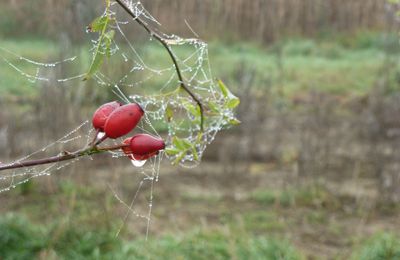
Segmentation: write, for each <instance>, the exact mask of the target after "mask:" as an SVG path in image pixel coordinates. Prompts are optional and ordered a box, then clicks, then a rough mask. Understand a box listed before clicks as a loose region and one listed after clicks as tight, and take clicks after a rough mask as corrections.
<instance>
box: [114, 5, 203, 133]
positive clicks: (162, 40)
mask: <svg viewBox="0 0 400 260" xmlns="http://www.w3.org/2000/svg"><path fill="white" fill-rule="evenodd" d="M115 1H116V2H117V3H118V4H119V5H120V6H121V7H122V8H123V9H124V10H125V11H126V12H127V13H128V14H129V15H130V16H131V17H132V18H133V20H135V21H136V22H137V23H138V24H139V25H141V26H142V27H143V28H144V29H145V30H146V31H147V32H148V33H149V34H150V36H151V37H154V38H155V39H156V40H157V41H159V42H160V43H161V45H162V46H163V47H164V48H165V49H166V50H167V52H168V54H169V56H170V57H171V60H172V62H173V63H174V66H175V70H176V74H177V76H178V79H179V83H180V86H181V88H182V89H184V90H185V91H186V92H187V93H188V94H189V96H190V97H191V98H192V99H193V100H194V101H195V102H196V103H197V105H198V106H199V109H200V116H201V121H200V129H201V131H203V130H204V108H203V104H202V103H201V101H200V99H199V97H197V96H196V94H195V93H193V92H192V91H191V90H190V89H189V88H188V86H187V84H186V83H185V80H184V79H183V76H182V72H181V69H180V67H179V65H178V61H177V59H176V57H175V54H174V53H173V52H172V49H171V47H170V46H169V44H168V41H167V40H166V39H165V38H164V37H163V36H161V35H160V34H158V33H157V32H156V31H154V30H153V29H151V28H150V27H149V26H148V25H147V24H146V23H145V22H144V21H143V20H142V19H141V18H140V17H139V16H136V15H135V14H134V13H133V11H132V10H131V9H130V8H129V7H128V6H127V5H126V4H125V2H124V1H123V0H115Z"/></svg>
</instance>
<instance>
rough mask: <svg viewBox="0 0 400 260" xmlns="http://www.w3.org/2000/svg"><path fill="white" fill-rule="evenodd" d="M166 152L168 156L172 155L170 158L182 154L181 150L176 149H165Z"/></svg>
mask: <svg viewBox="0 0 400 260" xmlns="http://www.w3.org/2000/svg"><path fill="white" fill-rule="evenodd" d="M165 152H166V153H167V154H168V155H170V156H173V155H177V154H179V153H180V150H178V149H176V148H170V147H169V148H167V149H165Z"/></svg>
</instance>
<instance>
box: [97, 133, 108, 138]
mask: <svg viewBox="0 0 400 260" xmlns="http://www.w3.org/2000/svg"><path fill="white" fill-rule="evenodd" d="M105 135H106V133H104V132H99V133H98V134H97V139H101V138H103V137H104V136H105Z"/></svg>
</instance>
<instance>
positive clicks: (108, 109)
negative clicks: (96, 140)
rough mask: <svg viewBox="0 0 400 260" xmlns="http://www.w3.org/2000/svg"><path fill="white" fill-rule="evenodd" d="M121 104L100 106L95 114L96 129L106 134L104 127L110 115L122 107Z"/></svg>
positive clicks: (111, 103) (113, 103) (114, 103)
mask: <svg viewBox="0 0 400 260" xmlns="http://www.w3.org/2000/svg"><path fill="white" fill-rule="evenodd" d="M120 106H121V104H120V103H119V102H117V101H113V102H109V103H106V104H104V105H102V106H100V107H99V108H98V109H97V110H96V112H94V114H93V118H92V124H93V127H94V129H96V130H99V131H101V132H104V125H105V124H106V121H107V119H108V117H109V116H110V114H111V113H112V112H113V111H114V110H115V109H117V108H118V107H120Z"/></svg>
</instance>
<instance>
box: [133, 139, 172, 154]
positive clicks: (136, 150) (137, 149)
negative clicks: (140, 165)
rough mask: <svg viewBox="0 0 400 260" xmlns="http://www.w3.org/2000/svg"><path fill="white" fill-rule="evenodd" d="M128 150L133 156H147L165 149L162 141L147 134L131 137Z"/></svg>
mask: <svg viewBox="0 0 400 260" xmlns="http://www.w3.org/2000/svg"><path fill="white" fill-rule="evenodd" d="M130 149H131V151H132V153H133V154H135V155H149V154H153V153H155V152H158V151H160V150H164V149H165V143H164V141H163V140H162V139H160V138H156V137H154V136H151V135H148V134H138V135H135V136H134V137H132V139H131V143H130Z"/></svg>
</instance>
